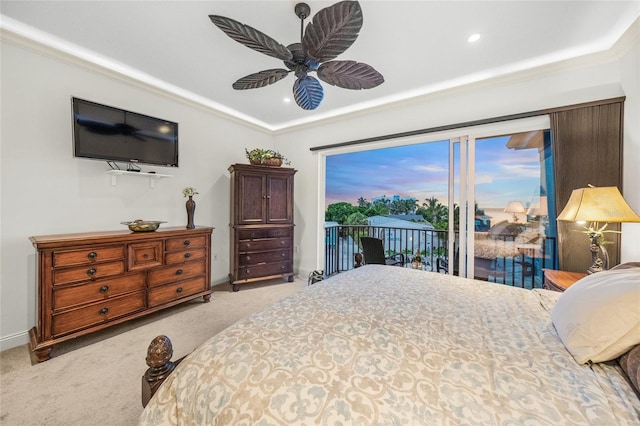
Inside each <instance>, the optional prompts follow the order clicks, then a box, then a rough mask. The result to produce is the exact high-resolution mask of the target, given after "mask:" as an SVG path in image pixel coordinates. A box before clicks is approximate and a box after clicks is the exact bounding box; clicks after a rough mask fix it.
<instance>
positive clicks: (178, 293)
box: [149, 277, 209, 307]
mask: <svg viewBox="0 0 640 426" xmlns="http://www.w3.org/2000/svg"><path fill="white" fill-rule="evenodd" d="M208 288H209V285H208V284H207V283H206V279H205V277H200V278H193V279H190V280H185V281H180V282H177V283H173V284H167V285H165V286H162V287H155V288H153V289H151V290H149V307H153V306H157V305H162V304H163V303H167V302H171V301H172V300H177V299H181V298H183V297H187V296H190V295H192V294H196V293H198V292H201V291H204V290H208Z"/></svg>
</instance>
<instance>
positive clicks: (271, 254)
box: [238, 249, 291, 266]
mask: <svg viewBox="0 0 640 426" xmlns="http://www.w3.org/2000/svg"><path fill="white" fill-rule="evenodd" d="M238 260H239V262H238V263H239V264H240V265H242V266H246V265H257V264H260V263H273V262H279V261H284V260H291V250H289V249H284V250H274V251H263V252H257V253H249V254H241V255H239V256H238Z"/></svg>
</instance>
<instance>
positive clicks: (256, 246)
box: [238, 238, 291, 252]
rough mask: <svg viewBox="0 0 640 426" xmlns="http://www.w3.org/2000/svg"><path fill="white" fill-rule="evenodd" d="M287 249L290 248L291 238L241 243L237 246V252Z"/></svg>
mask: <svg viewBox="0 0 640 426" xmlns="http://www.w3.org/2000/svg"><path fill="white" fill-rule="evenodd" d="M289 247H291V238H274V239H271V240H258V241H241V242H240V243H239V244H238V250H239V251H240V252H248V251H264V250H276V249H282V248H289Z"/></svg>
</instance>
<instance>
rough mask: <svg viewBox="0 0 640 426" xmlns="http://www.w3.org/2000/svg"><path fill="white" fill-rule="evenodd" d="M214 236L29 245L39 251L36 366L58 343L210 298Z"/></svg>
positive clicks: (47, 240) (95, 237)
mask: <svg viewBox="0 0 640 426" xmlns="http://www.w3.org/2000/svg"><path fill="white" fill-rule="evenodd" d="M212 232H213V228H209V227H197V228H195V229H185V228H184V227H174V228H164V229H160V230H158V231H154V232H130V231H128V230H126V231H125V230H122V231H104V232H86V233H77V234H63V235H47V236H37V237H30V238H29V240H30V241H31V243H32V244H33V246H34V247H35V248H36V250H37V287H38V288H37V292H38V301H37V305H38V306H37V316H38V318H37V324H36V326H35V327H33V328H32V329H31V330H30V331H29V337H30V348H31V350H32V351H33V352H34V353H35V355H36V357H37V358H38V361H39V362H42V361H46V360H48V359H49V357H50V356H51V350H52V348H53V346H54V345H56V344H57V343H60V342H63V341H65V340H69V339H73V338H75V337H79V336H83V335H86V334H89V333H92V332H94V331H98V330H101V329H104V328H107V327H110V326H112V325H115V324H119V323H122V322H124V321H128V320H130V319H133V318H137V317H140V316H143V315H147V314H149V313H151V312H155V311H159V310H161V309H164V308H167V307H169V306H173V305H176V304H179V303H182V302H186V301H188V300H191V299H195V298H197V297H200V296H202V297H203V298H204V301H205V302H208V301H209V300H210V298H211V234H212Z"/></svg>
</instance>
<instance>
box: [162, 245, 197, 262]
mask: <svg viewBox="0 0 640 426" xmlns="http://www.w3.org/2000/svg"><path fill="white" fill-rule="evenodd" d="M206 255H207V251H206V249H204V248H197V249H195V250H191V249H189V250H185V251H176V252H173V253H167V254H166V255H165V263H166V264H167V265H171V264H174V263H182V262H187V261H190V260H197V259H204V258H205V257H206Z"/></svg>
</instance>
